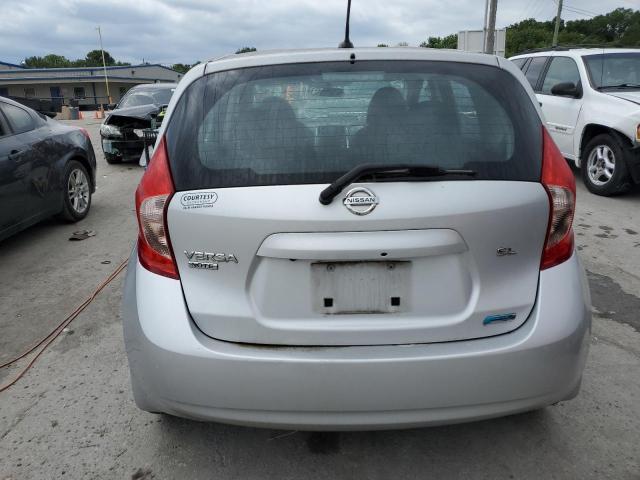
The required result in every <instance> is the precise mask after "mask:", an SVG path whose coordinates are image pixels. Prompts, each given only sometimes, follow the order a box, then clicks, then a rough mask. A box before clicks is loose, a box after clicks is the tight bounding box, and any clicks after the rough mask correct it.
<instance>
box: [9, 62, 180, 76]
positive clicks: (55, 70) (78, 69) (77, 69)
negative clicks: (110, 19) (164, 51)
mask: <svg viewBox="0 0 640 480" xmlns="http://www.w3.org/2000/svg"><path fill="white" fill-rule="evenodd" d="M0 63H2V64H3V65H10V66H14V67H19V68H20V70H3V71H2V74H3V75H4V74H23V75H24V73H25V72H27V71H28V72H50V73H58V72H91V71H94V70H101V71H102V70H104V67H102V66H95V67H64V68H24V67H21V66H20V65H13V64H11V63H6V62H0ZM150 67H160V68H164V69H165V70H169V71H171V72H174V73H179V72H176V71H175V70H173V69H171V68H169V67H166V66H164V65H161V64H159V63H141V64H138V65H117V66H109V67H107V71H109V70H121V69H127V68H129V69H132V68H133V69H140V68H150Z"/></svg>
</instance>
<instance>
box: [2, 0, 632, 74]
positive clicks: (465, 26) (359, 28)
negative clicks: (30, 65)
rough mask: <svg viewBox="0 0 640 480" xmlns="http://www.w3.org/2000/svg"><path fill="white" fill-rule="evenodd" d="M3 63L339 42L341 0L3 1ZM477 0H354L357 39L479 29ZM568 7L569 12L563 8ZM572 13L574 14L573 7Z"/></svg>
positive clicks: (547, 11)
mask: <svg viewBox="0 0 640 480" xmlns="http://www.w3.org/2000/svg"><path fill="white" fill-rule="evenodd" d="M555 1H556V0H498V15H497V21H496V24H497V26H498V27H504V26H507V25H509V24H512V23H515V22H517V21H520V20H523V19H525V18H536V19H537V20H550V19H551V18H553V17H554V15H555V11H556V8H557V4H556V3H555ZM0 3H1V4H2V8H1V11H2V14H0V61H4V62H10V63H20V62H21V61H22V60H23V59H24V58H26V57H29V56H32V55H38V56H43V55H46V54H48V53H56V54H59V55H64V56H66V57H67V58H69V59H76V58H84V56H85V54H86V53H87V52H88V51H90V50H93V49H95V48H98V36H97V31H96V27H97V26H98V25H100V27H101V30H102V37H103V45H104V49H105V50H107V51H108V52H109V53H111V55H112V56H113V57H114V58H116V59H117V60H121V61H126V62H131V63H133V64H136V63H141V62H142V61H143V60H144V61H145V62H151V63H163V64H173V63H189V64H191V63H195V62H197V61H203V60H207V59H210V58H215V57H217V56H220V55H223V54H226V53H233V52H235V51H236V50H237V49H238V48H240V47H244V46H252V47H257V48H258V49H259V50H267V49H273V48H304V47H327V46H331V47H332V46H337V44H338V43H339V42H340V41H341V40H342V38H343V35H344V17H345V13H346V3H347V2H346V0H296V1H293V0H262V1H259V0H1V2H0ZM484 5H485V1H484V0H386V1H385V0H366V1H365V0H352V7H351V40H352V41H353V43H354V44H355V45H356V46H375V45H377V44H378V43H386V44H389V45H395V44H397V43H399V42H407V43H408V44H409V45H414V46H417V45H419V44H420V42H422V41H423V40H426V39H427V37H429V36H443V35H448V34H450V33H456V32H458V31H459V30H476V29H481V28H482V25H483V22H484ZM565 5H566V6H567V10H565V12H564V14H563V18H564V19H566V20H573V19H577V18H589V16H593V15H595V14H601V13H606V12H609V11H611V10H613V9H615V8H618V7H627V8H640V0H566V1H565ZM570 10H572V11H570ZM578 11H579V12H580V13H578Z"/></svg>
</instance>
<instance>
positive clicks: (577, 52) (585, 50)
mask: <svg viewBox="0 0 640 480" xmlns="http://www.w3.org/2000/svg"><path fill="white" fill-rule="evenodd" d="M602 53H640V48H602V47H599V48H598V47H581V48H562V47H561V48H550V49H547V50H542V49H541V50H536V51H530V52H523V53H521V54H518V55H514V56H513V57H509V59H510V60H513V59H516V58H528V57H551V56H565V57H566V56H572V57H578V56H580V57H582V56H585V55H597V54H602Z"/></svg>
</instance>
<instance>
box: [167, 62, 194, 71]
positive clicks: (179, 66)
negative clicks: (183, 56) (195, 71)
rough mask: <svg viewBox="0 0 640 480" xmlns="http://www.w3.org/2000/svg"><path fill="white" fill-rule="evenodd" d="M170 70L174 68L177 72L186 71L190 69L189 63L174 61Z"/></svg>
mask: <svg viewBox="0 0 640 480" xmlns="http://www.w3.org/2000/svg"><path fill="white" fill-rule="evenodd" d="M171 70H175V71H176V72H178V73H187V72H188V71H189V70H191V65H189V64H188V63H174V64H173V65H171Z"/></svg>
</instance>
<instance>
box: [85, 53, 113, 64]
mask: <svg viewBox="0 0 640 480" xmlns="http://www.w3.org/2000/svg"><path fill="white" fill-rule="evenodd" d="M104 63H105V64H106V65H107V66H111V65H115V64H116V60H115V58H113V57H112V56H111V54H110V53H109V52H107V51H106V50H105V51H104ZM84 66H86V67H101V66H102V51H101V50H91V51H90V52H89V53H87V56H86V57H85V59H84Z"/></svg>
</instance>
